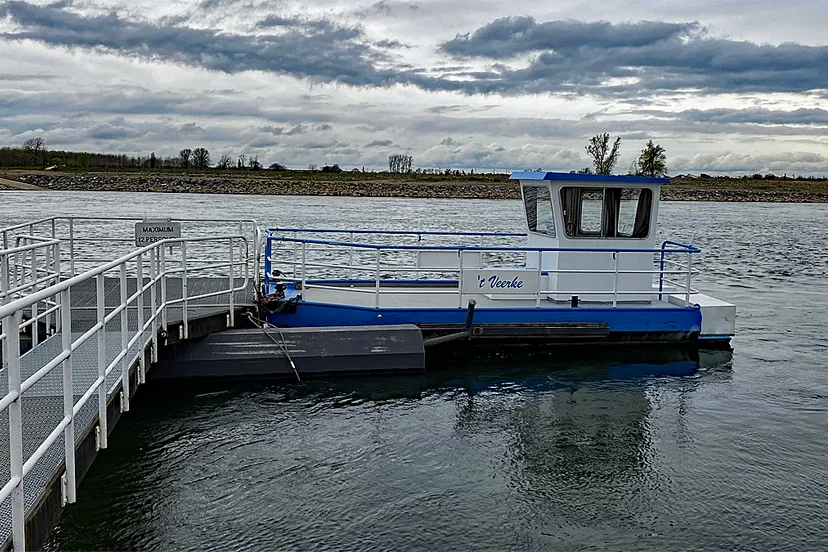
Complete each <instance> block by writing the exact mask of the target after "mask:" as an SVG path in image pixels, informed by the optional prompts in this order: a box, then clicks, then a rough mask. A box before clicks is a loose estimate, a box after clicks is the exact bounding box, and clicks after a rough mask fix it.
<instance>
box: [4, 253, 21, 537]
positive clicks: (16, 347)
mask: <svg viewBox="0 0 828 552" xmlns="http://www.w3.org/2000/svg"><path fill="white" fill-rule="evenodd" d="M4 259H5V257H4ZM6 262H8V261H6ZM22 316H23V313H22V311H17V312H16V313H14V314H12V315H11V316H7V317H6V318H4V319H3V333H5V334H6V342H5V343H3V357H4V360H5V362H4V364H5V365H6V369H7V371H8V378H9V393H17V398H16V399H15V400H14V401H13V402H12V403H11V404H10V405H9V468H10V470H9V475H10V476H11V479H13V480H17V485H16V486H15V488H14V489H13V490H12V492H11V497H10V498H11V514H12V543H13V546H14V549H15V550H26V508H25V505H24V503H23V413H22V409H21V405H20V321H21V319H22Z"/></svg>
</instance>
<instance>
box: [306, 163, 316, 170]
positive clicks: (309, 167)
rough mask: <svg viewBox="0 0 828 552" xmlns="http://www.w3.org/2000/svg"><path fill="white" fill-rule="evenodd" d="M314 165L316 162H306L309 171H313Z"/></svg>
mask: <svg viewBox="0 0 828 552" xmlns="http://www.w3.org/2000/svg"><path fill="white" fill-rule="evenodd" d="M316 167H317V165H316V163H308V170H309V171H315V170H316Z"/></svg>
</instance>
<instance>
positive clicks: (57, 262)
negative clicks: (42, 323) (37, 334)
mask: <svg viewBox="0 0 828 552" xmlns="http://www.w3.org/2000/svg"><path fill="white" fill-rule="evenodd" d="M57 247H58V250H57V255H55V275H56V276H55V278H56V280H57V282H55V283H58V282H60V244H58V246H57ZM60 304H61V303H60V294H59V293H56V294H55V305H57V306H60ZM58 310H60V309H58ZM62 324H63V322H62V318H61V316H60V314H58V313H55V330H56V331H61V329H62Z"/></svg>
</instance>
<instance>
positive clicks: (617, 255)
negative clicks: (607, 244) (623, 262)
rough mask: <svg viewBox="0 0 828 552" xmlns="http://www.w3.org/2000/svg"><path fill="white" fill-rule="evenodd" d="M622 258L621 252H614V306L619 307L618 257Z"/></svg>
mask: <svg viewBox="0 0 828 552" xmlns="http://www.w3.org/2000/svg"><path fill="white" fill-rule="evenodd" d="M620 256H621V252H620V251H613V253H612V260H613V262H614V264H615V276H614V277H613V280H612V306H613V308H614V307H617V306H618V257H620Z"/></svg>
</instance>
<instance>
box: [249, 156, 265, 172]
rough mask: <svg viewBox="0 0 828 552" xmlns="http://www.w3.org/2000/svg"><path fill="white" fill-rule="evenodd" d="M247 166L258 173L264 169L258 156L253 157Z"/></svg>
mask: <svg viewBox="0 0 828 552" xmlns="http://www.w3.org/2000/svg"><path fill="white" fill-rule="evenodd" d="M247 166H248V167H249V168H250V170H251V171H258V170H259V169H261V168H262V164H261V163H259V156H258V155H251V156H250V159H249V160H248V161H247Z"/></svg>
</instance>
